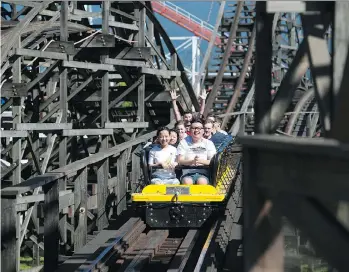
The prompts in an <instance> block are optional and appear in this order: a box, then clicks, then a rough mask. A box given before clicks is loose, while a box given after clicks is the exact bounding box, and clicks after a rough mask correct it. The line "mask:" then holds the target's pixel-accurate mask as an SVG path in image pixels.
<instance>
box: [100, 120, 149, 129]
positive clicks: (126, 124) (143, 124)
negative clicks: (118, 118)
mask: <svg viewBox="0 0 349 272" xmlns="http://www.w3.org/2000/svg"><path fill="white" fill-rule="evenodd" d="M148 126H149V123H148V122H115V123H105V128H113V129H115V128H122V129H128V128H147V127H148Z"/></svg>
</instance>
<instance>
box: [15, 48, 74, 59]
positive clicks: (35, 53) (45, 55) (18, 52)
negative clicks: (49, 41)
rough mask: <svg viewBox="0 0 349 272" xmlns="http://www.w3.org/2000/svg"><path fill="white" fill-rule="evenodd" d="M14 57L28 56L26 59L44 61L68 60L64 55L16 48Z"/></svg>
mask: <svg viewBox="0 0 349 272" xmlns="http://www.w3.org/2000/svg"><path fill="white" fill-rule="evenodd" d="M15 55H17V56H28V57H34V58H44V59H57V60H68V55H67V54H64V53H56V52H48V51H39V50H31V49H24V48H17V49H16V51H15Z"/></svg>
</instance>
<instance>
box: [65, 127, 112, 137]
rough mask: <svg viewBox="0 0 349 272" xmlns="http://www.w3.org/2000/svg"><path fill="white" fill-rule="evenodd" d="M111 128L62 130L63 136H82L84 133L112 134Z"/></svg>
mask: <svg viewBox="0 0 349 272" xmlns="http://www.w3.org/2000/svg"><path fill="white" fill-rule="evenodd" d="M112 134H113V129H112V128H99V129H92V128H91V129H89V128H88V129H65V130H63V136H69V137H71V136H84V135H88V136H89V135H112Z"/></svg>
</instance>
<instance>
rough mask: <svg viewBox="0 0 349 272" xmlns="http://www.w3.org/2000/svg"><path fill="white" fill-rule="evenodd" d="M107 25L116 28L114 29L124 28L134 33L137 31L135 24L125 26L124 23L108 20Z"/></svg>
mask: <svg viewBox="0 0 349 272" xmlns="http://www.w3.org/2000/svg"><path fill="white" fill-rule="evenodd" d="M109 25H110V26H113V27H116V28H125V29H129V30H134V31H137V30H138V26H137V25H135V24H126V23H121V22H115V21H112V20H109Z"/></svg>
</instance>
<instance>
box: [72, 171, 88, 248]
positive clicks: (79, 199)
mask: <svg viewBox="0 0 349 272" xmlns="http://www.w3.org/2000/svg"><path fill="white" fill-rule="evenodd" d="M74 203H75V204H74V207H75V215H76V214H77V215H78V216H75V218H78V222H77V226H76V229H75V234H74V251H77V250H79V249H80V248H82V247H83V246H84V245H85V244H86V242H87V209H88V207H87V168H84V169H83V170H82V171H81V173H80V174H79V176H78V177H77V178H76V180H75V184H74Z"/></svg>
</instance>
